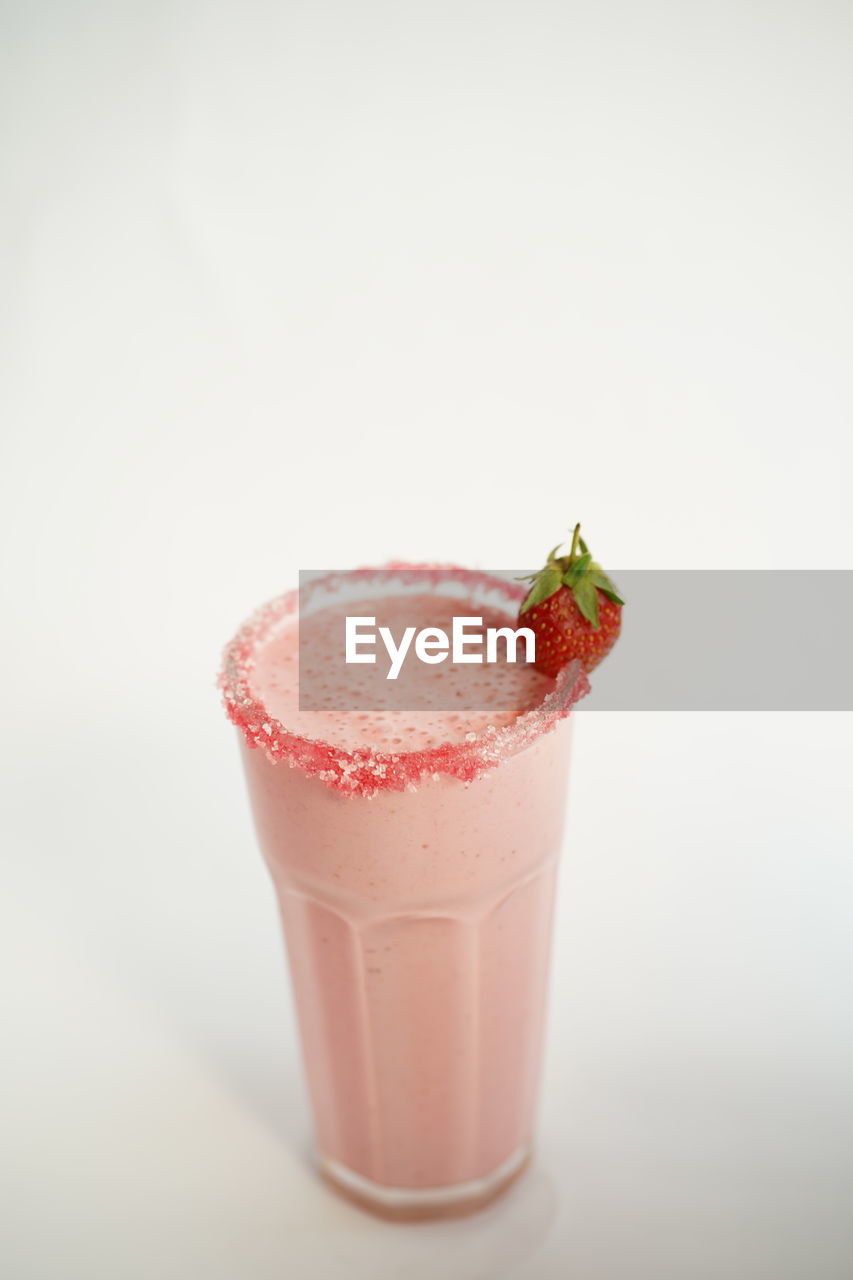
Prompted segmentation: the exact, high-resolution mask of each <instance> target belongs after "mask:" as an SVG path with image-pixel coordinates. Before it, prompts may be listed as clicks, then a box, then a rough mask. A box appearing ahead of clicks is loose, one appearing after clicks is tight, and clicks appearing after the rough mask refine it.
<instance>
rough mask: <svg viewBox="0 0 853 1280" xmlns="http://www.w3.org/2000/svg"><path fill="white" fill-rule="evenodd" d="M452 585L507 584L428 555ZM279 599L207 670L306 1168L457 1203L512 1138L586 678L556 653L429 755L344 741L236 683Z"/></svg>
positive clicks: (436, 1208)
mask: <svg viewBox="0 0 853 1280" xmlns="http://www.w3.org/2000/svg"><path fill="white" fill-rule="evenodd" d="M401 573H403V571H402V570H401ZM403 576H405V575H404V574H403ZM460 583H462V584H463V585H464V588H465V592H466V595H467V599H468V603H469V604H473V605H477V604H478V602H484V601H486V599H487V598H488V600H490V601H492V602H494V600H495V599H496V598H497V599H499V600H500V601H501V602H502V604H503V606H504V607H505V608H506V609H507V610H509V608H510V607H512V608H513V609H515V608H517V596H518V591H517V589H516V587H515V585H514V584H510V583H508V582H506V581H505V580H503V579H499V578H491V577H490V576H489V575H485V574H473V573H467V572H466V571H462V570H452V569H442V570H436V571H434V573H433V577H432V579H431V590H433V591H435V592H437V593H441V592H442V591H443V590H444V589H445V588H446V587H447V586H448V584H453V585H455V586H456V587H458V586H459V584H460ZM369 586H370V582H369V574H368V575H367V577H366V579H365V583H364V591H365V593H367V592H368V591H369ZM297 603H298V595H297V593H293V594H292V595H290V596H285V597H282V598H281V599H280V600H278V601H274V602H273V603H272V604H271V605H269V606H267V607H266V608H265V609H264V610H262V611H261V612H260V613H259V614H257V615H256V616H255V618H254V619H253V620H252V621H251V622H250V623H248V624H247V625H246V626H245V627H244V628H243V629H242V631H241V632H240V633H239V634H238V636H237V637H236V638H235V640H234V641H233V642H232V644H231V645H230V646H229V649H228V650H227V651H226V660H225V666H224V671H223V678H222V683H223V689H224V693H225V700H226V707H227V709H228V711H229V714H230V716H231V718H232V720H233V721H234V722H235V724H236V725H237V726H238V728H239V730H240V745H241V751H242V756H243V764H244V767H245V773H246V778H247V782H248V789H249V795H250V798H251V805H252V810H253V814H254V821H255V827H256V830H257V835H258V840H259V843H260V846H261V849H262V851H263V854H264V857H265V860H266V863H267V865H268V867H269V870H270V873H271V875H272V880H273V884H274V886H275V890H276V894H277V898H278V903H279V907H280V911H281V917H282V921H283V925H284V936H285V940H286V946H287V953H288V958H289V965H290V974H291V980H292V984H293V991H294V997H295V1004H296V1009H297V1015H298V1020H299V1026H300V1033H301V1040H302V1052H303V1058H304V1064H305V1070H306V1077H307V1082H308V1089H309V1093H310V1097H311V1102H312V1108H313V1115H314V1129H315V1134H316V1146H317V1156H318V1162H319V1166H320V1169H321V1171H322V1173H323V1174H324V1176H325V1177H326V1178H327V1179H328V1180H330V1181H331V1182H332V1183H334V1184H335V1186H336V1187H337V1188H338V1189H339V1190H342V1191H344V1192H345V1193H346V1194H348V1195H349V1196H350V1197H352V1198H355V1199H356V1200H358V1201H359V1202H360V1203H362V1204H364V1205H365V1206H367V1207H369V1208H371V1209H373V1210H374V1211H377V1212H380V1213H383V1214H385V1215H388V1216H392V1217H430V1216H442V1215H447V1214H456V1213H460V1212H467V1211H470V1210H472V1209H474V1208H477V1207H479V1206H481V1205H483V1204H485V1203H487V1202H488V1201H489V1200H491V1199H492V1198H493V1197H494V1196H496V1195H497V1194H498V1193H499V1192H501V1191H502V1190H503V1189H504V1188H505V1187H507V1186H508V1185H509V1184H510V1183H511V1182H512V1181H513V1179H514V1178H515V1177H516V1176H517V1175H518V1174H519V1172H520V1171H521V1170H522V1169H523V1168H524V1167H525V1165H526V1163H527V1161H528V1159H529V1157H530V1153H531V1144H532V1141H533V1135H534V1120H535V1109H536V1100H537V1089H538V1079H539V1069H540V1058H541V1049H542V1039H543V1023H544V1012H545V1003H546V991H547V976H548V967H549V951H550V940H551V919H552V911H553V904H554V888H555V879H556V875H557V865H558V857H559V853H560V847H561V841H562V834H563V819H564V811H565V791H566V778H567V766H568V757H569V739H570V724H571V719H570V716H569V711H570V709H571V707H572V705H573V704H574V702H575V701H576V700H577V699H578V698H579V697H580V696H582V695H583V694H584V693H585V692H586V690H587V687H588V686H587V683H586V678H585V676H584V675H583V673H582V672H581V670H580V668H579V666H578V665H577V664H573V666H572V667H570V668H568V669H566V670H565V671H564V672H562V673H561V675H560V676H559V677H558V678H557V680H556V681H553V682H550V685H549V688H548V691H547V692H546V694H545V696H544V697H543V698H542V700H541V702H540V703H539V704H538V705H536V706H534V707H533V708H532V709H529V710H527V711H526V712H525V713H524V714H522V715H519V717H518V718H517V719H516V720H515V721H514V722H513V723H511V724H509V725H505V726H503V727H502V728H500V729H498V730H494V729H492V728H489V727H487V728H485V729H483V730H480V729H478V730H476V731H471V732H468V733H467V734H465V733H462V734H460V732H459V727H458V726H459V716H458V715H456V717H455V719H454V718H453V717H450V719H449V722H448V726H449V724H450V720H452V723H453V726H454V733H453V735H452V740H450V741H448V742H446V743H439V744H437V745H436V746H435V747H432V748H430V749H427V750H416V751H410V750H407V746H408V745H409V744H407V742H406V740H405V728H404V727H402V728H401V730H400V733H401V736H402V738H403V741H402V742H401V743H400V744H399V746H397V747H395V748H394V749H393V750H392V751H389V750H388V749H387V747H386V749H385V750H382V751H379V750H374V749H372V748H371V747H370V745H369V743H368V744H367V745H365V746H364V747H359V748H357V749H348V750H345V749H343V748H340V747H335V746H334V744H330V743H328V742H322V741H318V740H316V739H312V738H311V737H308V736H305V735H302V734H300V733H296V732H293V731H292V730H289V729H288V728H287V726H286V725H283V724H282V723H281V722H279V721H277V720H275V719H274V718H271V716H270V709H269V707H268V706H266V705H265V704H264V702H263V701H262V700H261V699H260V698H259V697H258V694H257V690H256V688H255V687H254V685H253V672H254V671H255V669H256V666H257V662H258V655H259V653H261V652H262V651H263V647H264V645H266V644H267V643H268V642H269V640H270V637H274V636H276V635H277V634H279V633H280V631H281V629H282V628H284V627H288V626H290V627H293V626H296V625H297V617H296V615H297V612H298V609H297ZM303 607H304V605H303ZM466 607H467V606H466ZM294 678H295V673H294ZM362 718H364V717H362ZM408 718H409V719H411V717H408ZM406 719H407V717H405V716H403V717H402V718H401V722H400V723H401V726H405V721H406ZM463 727H464V725H463Z"/></svg>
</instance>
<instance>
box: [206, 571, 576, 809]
mask: <svg viewBox="0 0 853 1280" xmlns="http://www.w3.org/2000/svg"><path fill="white" fill-rule="evenodd" d="M389 573H391V574H393V576H394V577H397V578H399V580H400V582H401V583H403V584H408V585H412V584H414V583H415V582H422V581H423V579H424V576H427V578H428V579H429V581H430V585H431V586H432V587H433V588H436V587H438V586H440V584H441V582H442V581H443V582H455V583H458V584H461V585H463V586H465V587H470V588H472V589H476V588H480V589H481V590H482V589H486V588H487V589H488V590H490V591H492V592H496V593H497V594H499V595H501V596H503V598H504V599H505V600H506V602H507V603H509V604H512V605H514V606H515V607H516V608H517V606H518V604H519V602H520V601H521V600H522V599H523V596H524V590H525V589H524V587H523V586H522V585H521V584H519V583H516V582H511V581H509V580H507V579H506V578H501V577H499V576H497V575H496V574H492V573H487V572H486V571H484V570H478V569H464V568H462V567H460V566H458V565H452V564H408V563H405V562H398V561H392V562H390V563H388V564H385V565H377V566H372V567H368V568H360V569H347V570H338V571H332V572H331V573H328V574H326V575H324V576H322V577H318V578H316V579H314V580H313V581H312V582H310V583H309V584H307V585H303V587H302V588H301V589H300V588H295V589H293V590H290V591H286V592H284V593H283V594H282V595H279V596H276V597H275V598H274V599H272V600H270V601H268V602H267V603H266V604H263V605H261V607H260V608H259V609H257V610H255V612H254V613H253V614H252V615H251V616H250V617H249V618H248V619H247V620H246V621H245V622H244V623H243V625H242V626H241V627H240V628H239V630H238V631H237V632H236V634H235V635H234V637H233V638H232V639H231V640H230V641H229V643H228V644H227V645H226V647H225V650H224V652H223V657H222V665H221V668H220V672H219V679H218V684H219V688H220V690H221V692H222V700H223V704H224V706H225V711H226V714H227V715H228V718H229V719H230V720H231V722H232V724H234V725H235V726H236V727H237V729H239V730H240V732H241V734H242V736H243V739H244V741H245V743H246V745H247V746H248V747H249V748H250V749H251V750H262V751H263V753H264V755H265V756H266V757H267V759H268V760H269V761H270V763H271V764H278V763H286V764H288V765H289V766H290V767H292V768H300V769H302V771H303V772H305V773H307V774H308V775H310V776H312V777H316V778H318V779H320V780H321V781H322V782H324V783H326V784H327V785H329V786H332V787H335V788H337V789H338V790H339V791H341V792H342V793H343V794H346V795H363V796H370V795H374V794H376V793H377V792H380V791H404V790H407V789H413V788H416V787H417V784H418V783H419V782H421V781H423V780H424V779H425V778H428V777H431V776H441V775H442V774H447V775H450V776H453V777H456V778H458V779H459V780H460V781H462V782H471V781H473V780H474V779H475V778H477V777H480V776H481V775H482V774H484V773H485V772H487V771H488V770H489V769H492V768H494V767H495V766H497V765H499V764H500V763H501V762H502V761H503V760H505V759H508V758H509V757H510V756H514V755H516V754H518V752H519V751H521V750H523V749H524V748H525V747H527V746H529V745H531V744H532V743H533V742H535V741H536V740H537V739H538V738H539V737H541V736H542V734H543V733H546V732H548V731H549V730H550V729H553V728H554V727H555V726H556V724H557V723H558V722H559V721H560V720H563V719H565V718H566V717H567V716H568V715H569V713H570V711H571V709H572V707H573V706H574V705H575V703H576V702H578V701H579V700H580V699H581V698H582V697H584V696H585V695H586V694H587V693H588V692H589V681H588V679H587V676H586V673H585V672H584V670H583V667H582V666H581V663H580V662H579V661H578V660H577V659H575V660H574V661H573V662H570V663H569V664H568V666H566V667H564V668H563V670H562V671H561V672H560V673H559V675H558V676H557V677H556V679H555V681H554V686H553V688H552V689H550V690H549V691H548V693H546V694H545V697H544V698H543V699H542V701H541V702H538V703H537V704H536V705H535V706H534V707H531V708H530V710H528V711H525V712H523V713H522V714H521V715H519V716H517V717H516V719H515V720H513V721H512V723H511V724H509V725H505V726H502V727H500V728H497V727H495V726H494V725H488V726H487V727H486V728H485V729H484V730H482V731H481V732H479V733H474V734H473V736H472V737H467V736H466V738H465V739H464V740H462V741H457V742H446V743H442V744H440V745H439V746H437V747H429V748H427V749H425V750H422V751H407V750H401V751H383V750H377V749H375V748H373V747H353V748H344V747H339V746H335V745H334V744H333V743H330V742H327V741H325V740H323V739H322V738H311V737H308V736H307V735H305V734H300V733H295V732H294V731H293V730H291V729H288V728H287V727H286V725H284V724H282V723H281V721H280V720H277V719H276V718H275V717H274V716H273V715H271V714H270V712H269V710H268V709H267V708H266V707H265V706H264V704H263V702H262V701H261V699H260V698H259V697H258V696H257V694H256V693H255V692H254V690H253V689H252V687H251V683H250V679H251V673H252V671H253V669H254V662H255V655H256V653H257V650H258V646H259V645H260V644H262V643H263V641H264V640H266V639H267V637H268V636H269V635H270V634H271V633H272V632H273V631H274V630H275V628H276V627H277V626H278V625H279V624H280V623H282V622H283V621H284V619H286V618H289V617H292V616H293V615H297V616H298V607H299V602H300V597H302V598H303V600H304V598H305V595H306V593H308V596H309V598H310V595H311V594H313V593H315V592H319V591H321V590H326V591H328V590H329V589H330V587H331V588H333V587H334V584H335V581H336V579H338V578H341V579H343V578H344V577H345V578H346V581H347V582H348V583H351V582H352V581H353V579H354V578H358V577H360V578H362V579H363V581H364V582H365V584H366V585H367V584H368V583H369V582H370V580H371V579H372V578H373V579H375V578H376V577H377V575H380V574H381V575H383V577H384V578H385V579H386V580H387V577H388V575H389Z"/></svg>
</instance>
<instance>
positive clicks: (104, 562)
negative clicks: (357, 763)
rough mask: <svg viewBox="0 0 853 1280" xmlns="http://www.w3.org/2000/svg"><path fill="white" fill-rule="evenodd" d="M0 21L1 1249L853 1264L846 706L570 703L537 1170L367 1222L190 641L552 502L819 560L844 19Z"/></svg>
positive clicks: (378, 13)
mask: <svg viewBox="0 0 853 1280" xmlns="http://www.w3.org/2000/svg"><path fill="white" fill-rule="evenodd" d="M0 19H1V20H2V38H0V110H2V122H1V123H0V129H2V137H0V154H2V177H0V219H2V243H0V273H2V280H3V285H2V294H0V336H2V365H3V384H2V425H3V467H2V481H0V483H2V519H3V522H4V532H3V539H2V550H1V551H0V554H2V558H3V564H2V583H3V612H4V618H3V640H4V651H5V658H4V668H3V670H4V679H3V704H4V709H3V716H2V732H3V740H4V747H3V762H2V776H3V780H4V783H6V784H7V787H6V788H4V790H5V797H4V802H3V822H4V826H5V828H6V831H5V833H4V836H5V838H4V840H3V852H2V857H3V864H2V886H0V948H2V951H3V958H2V967H0V983H2V990H1V991H0V996H2V1002H3V1005H2V1024H0V1025H2V1040H3V1048H2V1055H0V1084H2V1106H3V1111H4V1120H3V1137H2V1144H0V1180H1V1181H0V1192H1V1193H2V1199H0V1204H2V1213H0V1270H2V1273H3V1275H4V1277H8V1280H54V1278H55V1277H62V1280H78V1277H79V1280H102V1278H103V1280H149V1278H151V1280H155V1278H156V1280H171V1278H172V1277H174V1278H175V1280H188V1278H189V1280H195V1277H199V1278H204V1280H220V1278H221V1280H231V1278H232V1277H237V1276H239V1277H240V1278H241V1280H266V1278H267V1277H270V1278H272V1277H280V1276H283V1275H287V1276H293V1277H294V1278H298V1280H302V1278H303V1277H305V1278H306V1280H313V1277H318V1278H319V1277H323V1278H325V1277H336V1276H341V1277H347V1278H350V1277H352V1278H356V1277H362V1276H363V1277H370V1278H371V1280H374V1278H375V1280H386V1278H390V1277H398V1276H402V1275H406V1276H407V1277H413V1278H414V1280H420V1278H421V1277H423V1278H424V1280H426V1278H427V1277H429V1278H430V1280H431V1278H432V1277H434V1276H436V1275H440V1276H446V1277H448V1280H491V1278H492V1277H502V1278H503V1277H505V1278H506V1280H521V1278H524V1280H527V1278H528V1277H529V1278H531V1280H546V1278H548V1280H550V1278H551V1277H554V1278H556V1277H564V1276H578V1277H582V1278H583V1280H765V1277H766V1278H767V1280H847V1278H848V1277H849V1276H850V1274H851V1273H853V1226H851V1222H850V1218H849V1204H850V1199H851V1190H853V1154H851V1153H853V1116H851V1111H853V1102H851V1071H853V1007H851V1003H852V1002H851V996H850V973H851V966H853V943H851V930H850V923H849V920H850V905H849V904H850V894H851V890H853V870H851V861H850V851H851V844H853V841H851V835H853V830H851V818H850V811H849V805H848V803H847V798H846V793H847V792H849V780H850V764H851V754H850V718H849V716H847V715H842V714H837V715H831V714H829V715H804V714H799V715H786V714H784V713H777V714H773V715H765V716H749V715H738V716H735V715H704V716H688V715H686V714H681V715H640V714H633V715H617V714H604V713H599V714H595V713H588V714H587V715H586V716H583V715H579V716H578V719H577V724H576V731H577V732H576V743H575V747H576V750H575V760H574V765H573V777H572V789H571V799H570V821H569V831H568V838H567V849H566V856H565V861H564V864H563V877H562V885H561V898H560V903H559V913H558V925H557V936H556V947H555V957H554V964H555V968H554V980H553V987H552V1010H551V1013H552V1017H551V1023H550V1034H549V1041H548V1058H547V1068H546V1073H545V1079H544V1085H543V1100H542V1113H541V1132H540V1141H539V1148H538V1153H537V1161H536V1164H535V1167H534V1169H533V1170H532V1172H531V1173H530V1175H529V1176H528V1177H527V1178H526V1179H525V1180H524V1181H523V1182H522V1183H520V1184H519V1185H518V1187H517V1189H516V1190H515V1191H514V1192H513V1193H512V1194H511V1195H510V1196H509V1197H508V1198H507V1199H506V1200H505V1201H503V1202H502V1203H501V1204H499V1205H496V1206H495V1207H494V1208H493V1209H491V1210H489V1211H487V1212H486V1213H485V1214H483V1215H481V1216H479V1217H478V1218H475V1219H471V1220H469V1221H466V1222H459V1223H454V1224H439V1225H430V1226H417V1227H400V1226H387V1225H382V1224H379V1223H377V1222H375V1221H374V1220H373V1219H371V1218H369V1217H368V1216H366V1215H364V1214H362V1213H360V1212H359V1211H358V1210H356V1209H354V1208H350V1207H349V1206H348V1205H346V1204H344V1203H343V1202H341V1201H339V1200H338V1199H337V1198H335V1197H334V1196H333V1195H332V1194H331V1193H329V1192H327V1191H326V1190H324V1189H323V1188H322V1187H321V1186H320V1185H319V1184H318V1182H317V1181H316V1180H315V1177H314V1174H313V1172H312V1170H311V1167H310V1162H309V1141H310V1129H309V1122H308V1117H307V1109H306V1100H305V1094H304V1089H303V1085H302V1081H301V1077H300V1068H299V1059H298V1049H297V1044H296V1040H295V1031H294V1023H293V1014H292V1008H291V1005H290V997H289V992H288V988H287V984H286V978H285V973H284V969H283V964H282V959H281V954H280V944H279V940H278V933H277V928H278V926H277V920H276V917H275V914H274V909H273V899H272V892H271V890H270V888H269V886H268V884H267V882H266V878H265V874H264V872H263V870H262V866H261V861H260V857H259V855H258V854H257V852H256V850H255V847H254V841H253V837H252V834H251V830H250V826H249V819H248V811H247V806H246V802H245V798H244V795H243V789H242V781H241V778H240V776H239V772H238V761H237V753H236V749H235V744H234V741H233V736H232V732H231V731H230V730H229V728H228V726H227V725H226V722H225V720H224V718H223V716H222V714H221V711H220V709H219V707H218V705H217V695H216V692H215V690H214V687H213V677H214V672H215V669H216V666H217V662H218V653H219V648H220V646H221V644H222V643H223V642H224V641H225V640H226V638H227V637H228V636H229V635H230V633H231V632H232V630H233V629H234V627H235V626H236V624H237V623H238V622H239V621H240V620H241V619H242V617H243V616H244V615H245V614H246V613H247V612H248V611H249V610H250V609H251V608H253V607H254V606H255V605H256V604H257V603H259V602H260V601H261V600H263V599H265V598H267V597H269V596H271V595H274V594H277V593H278V592H279V591H280V590H282V589H284V588H285V587H287V586H289V585H291V584H292V583H293V582H294V580H295V575H296V572H297V570H298V569H299V568H300V567H306V568H308V567H320V566H333V565H334V566H338V565H339V566H341V567H345V566H350V565H355V564H359V563H370V562H382V561H384V560H386V559H388V558H389V557H405V558H410V559H421V558H429V559H452V560H455V561H458V562H461V563H470V564H479V565H482V566H486V567H488V566H492V565H502V564H524V563H528V562H535V561H536V560H537V559H538V557H539V556H540V555H542V554H543V553H544V552H545V551H546V550H547V549H548V547H549V546H550V545H551V544H553V543H554V542H555V541H556V539H557V538H558V537H559V535H560V533H561V532H563V531H564V530H566V529H567V528H568V526H569V524H570V523H572V522H573V521H574V520H576V519H582V520H583V521H584V525H585V529H586V531H587V532H588V536H589V540H590V542H591V544H592V546H593V549H594V550H595V552H596V553H597V555H598V556H599V557H600V558H601V559H602V560H603V561H604V563H605V564H606V565H607V566H608V567H609V568H612V569H613V570H614V572H615V571H617V570H618V569H619V568H620V567H622V568H646V567H651V568H668V567H683V568H691V567H697V568H725V567H728V566H732V567H735V566H737V567H748V568H774V567H779V568H781V567H796V568H807V567H809V566H810V565H813V564H816V563H817V564H820V565H822V566H824V567H830V568H832V567H834V568H849V567H851V564H850V560H851V556H850V552H851V532H853V530H851V516H850V506H849V477H850V464H851V452H852V451H851V445H850V423H851V409H853V375H851V362H850V352H851V346H853V341H852V340H853V310H851V296H853V250H851V238H850V227H851V225H853V174H852V173H851V156H850V132H851V123H853V80H851V76H850V66H851V53H853V11H851V9H850V7H849V6H847V5H845V4H843V3H841V2H840V0H837V2H836V3H826V2H823V3H822V2H820V0H817V2H815V0H809V2H808V3H806V0H802V2H800V3H784V2H783V3H777V4H769V3H768V4H765V3H758V2H756V3H743V0H738V2H737V3H734V2H732V0H728V2H723V3H714V4H710V3H707V4H698V5H697V4H692V3H686V4H685V3H671V4H662V3H658V4H655V3H639V4H632V3H629V2H628V0H624V2H623V3H615V2H607V0H605V2H604V3H600V4H584V5H581V4H573V3H557V2H554V3H545V2H544V0H527V2H526V3H523V4H522V3H514V4H513V3H502V2H499V0H497V2H493V3H488V4H487V3H466V0H456V2H454V3H442V2H440V0H436V2H434V3H430V4H411V3H405V2H404V0H393V2H392V0H388V2H387V3H376V2H375V0H363V2H352V3H344V2H343V0H337V2H336V3H324V2H322V0H319V2H317V3H308V2H307V0H305V2H300V3H295V2H294V0H282V2H281V3H272V2H271V0H270V2H269V3H261V2H260V0H241V3H237V2H236V0H231V2H227V0H208V2H206V3H201V2H199V3H181V0H169V2H166V0H160V2H157V0H151V2H149V3H145V4H143V3H141V2H140V0H136V2H135V3H130V2H125V3H121V2H119V3H113V4H109V5H108V4H97V3H82V2H80V0H54V2H53V3H48V2H47V0H28V2H27V3H23V2H22V0H19V2H18V3H14V4H13V3H9V0H7V3H6V4H4V5H3V6H2V8H0ZM791 608H792V609H809V610H810V611H811V612H812V613H813V614H814V618H815V625H816V626H819V625H820V600H819V599H815V598H807V599H797V600H792V601H791ZM733 625H737V620H736V619H733ZM780 625H784V620H783V619H780ZM661 643H662V644H666V622H665V619H662V621H661ZM768 644H772V636H768ZM600 678H601V679H605V678H606V667H605V668H603V669H602V673H601V677H600Z"/></svg>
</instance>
